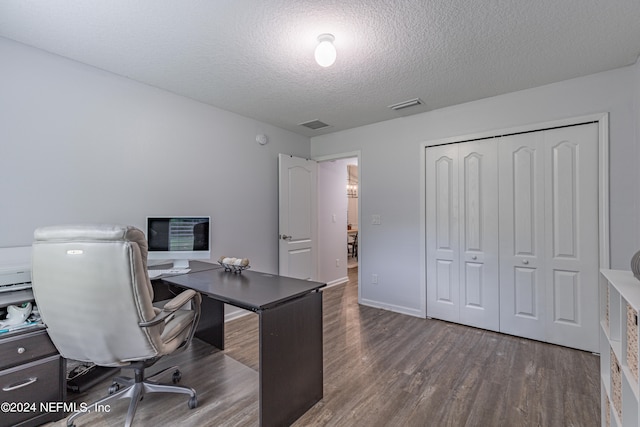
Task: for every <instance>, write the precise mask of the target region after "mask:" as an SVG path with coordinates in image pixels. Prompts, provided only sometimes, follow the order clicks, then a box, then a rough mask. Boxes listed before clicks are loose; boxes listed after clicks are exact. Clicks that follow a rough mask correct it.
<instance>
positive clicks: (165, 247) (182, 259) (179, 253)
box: [147, 216, 211, 268]
mask: <svg viewBox="0 0 640 427" xmlns="http://www.w3.org/2000/svg"><path fill="white" fill-rule="evenodd" d="M210 222H211V218H210V217H206V216H200V217H195V216H188V217H187V216H180V217H148V218H147V241H148V245H149V259H156V260H157V259H162V260H173V263H174V267H175V268H188V265H189V260H192V259H210V258H211V234H210V226H209V225H210Z"/></svg>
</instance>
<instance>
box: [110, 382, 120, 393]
mask: <svg viewBox="0 0 640 427" xmlns="http://www.w3.org/2000/svg"><path fill="white" fill-rule="evenodd" d="M118 390H120V384H118V383H113V384H111V385H110V386H109V395H112V394H113V393H115V392H117V391H118Z"/></svg>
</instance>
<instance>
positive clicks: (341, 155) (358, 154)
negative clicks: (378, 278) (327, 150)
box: [311, 150, 426, 304]
mask: <svg viewBox="0 0 640 427" xmlns="http://www.w3.org/2000/svg"><path fill="white" fill-rule="evenodd" d="M354 157H355V158H357V159H358V303H359V304H361V303H362V294H361V289H362V287H361V286H360V283H362V268H361V267H362V255H361V252H360V248H361V247H362V227H363V225H364V224H363V223H362V179H361V177H362V152H361V151H360V150H356V151H348V152H344V153H336V154H327V155H324V156H316V157H312V158H311V159H312V160H315V161H316V162H318V163H320V162H328V161H331V160H340V159H351V158H354ZM318 252H320V251H318ZM365 253H366V251H365ZM318 256H319V255H318ZM425 284H426V282H425ZM425 303H426V300H425Z"/></svg>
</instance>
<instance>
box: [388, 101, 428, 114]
mask: <svg viewBox="0 0 640 427" xmlns="http://www.w3.org/2000/svg"><path fill="white" fill-rule="evenodd" d="M422 104H424V102H422V100H421V99H420V98H414V99H410V100H408V101H403V102H398V103H397V104H393V105H389V108H391V109H392V110H394V111H400V110H404V109H405V108H409V107H415V106H416V105H422Z"/></svg>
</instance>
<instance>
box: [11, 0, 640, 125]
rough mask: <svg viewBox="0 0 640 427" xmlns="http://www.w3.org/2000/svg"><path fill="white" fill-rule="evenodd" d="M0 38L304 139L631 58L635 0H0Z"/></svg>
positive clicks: (637, 20)
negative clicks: (323, 56) (321, 53)
mask: <svg viewBox="0 0 640 427" xmlns="http://www.w3.org/2000/svg"><path fill="white" fill-rule="evenodd" d="M327 32H328V33H332V34H334V35H335V45H336V49H337V51H338V59H337V61H336V63H335V64H334V65H333V66H332V67H330V68H322V67H320V66H318V65H317V64H316V63H315V62H314V59H313V50H314V48H315V45H316V38H317V36H318V35H319V34H321V33H327ZM0 36H3V37H6V38H9V39H13V40H16V41H18V42H21V43H24V44H27V45H31V46H35V47H37V48H40V49H43V50H46V51H49V52H53V53H56V54H58V55H62V56H65V57H68V58H72V59H74V60H77V61H80V62H84V63H87V64H90V65H93V66H95V67H98V68H101V69H104V70H108V71H111V72H113V73H116V74H120V75H123V76H126V77H129V78H132V79H134V80H137V81H140V82H144V83H147V84H150V85H153V86H157V87H160V88H164V89H167V90H170V91H172V92H176V93H179V94H182V95H185V96H188V97H191V98H194V99H197V100H200V101H202V102H205V103H207V104H211V105H214V106H217V107H220V108H223V109H226V110H229V111H233V112H236V113H239V114H242V115H244V116H247V117H252V118H255V119H258V120H261V121H264V122H267V123H271V124H273V125H276V126H279V127H281V128H284V129H289V130H291V131H294V132H297V133H299V134H303V135H307V136H313V135H320V134H323V133H328V132H335V131H338V130H342V129H348V128H352V127H356V126H361V125H365V124H369V123H374V122H378V121H382V120H388V119H392V118H395V117H398V116H399V113H397V112H394V111H391V110H389V109H388V108H387V106H389V105H391V104H395V103H398V102H401V101H405V100H408V99H411V98H416V97H419V98H421V99H422V100H423V101H424V103H425V105H423V106H419V107H414V108H413V109H409V110H405V112H404V113H403V114H405V115H406V114H412V113H416V112H422V111H427V110H433V109H436V108H442V107H445V106H449V105H455V104H459V103H462V102H466V101H472V100H476V99H480V98H485V97H489V96H494V95H498V94H501V93H506V92H511V91H515V90H519V89H525V88H530V87H535V86H540V85H544V84H547V83H552V82H556V81H561V80H565V79H569V78H573V77H578V76H582V75H587V74H592V73H595V72H599V71H604V70H609V69H613V68H618V67H621V66H625V65H629V64H633V63H635V62H636V60H637V58H638V55H639V54H640V1H638V0H535V1H533V0H484V1H469V0H395V1H388V0H366V1H365V0H358V1H332V0H324V1H315V0H297V1H292V0H291V1H285V0H254V1H250V0H217V1H214V0H211V1H204V0H100V1H98V0H93V1H88V0H46V1H43V0H38V1H34V0H2V1H0ZM316 119H317V120H321V121H323V122H325V123H327V124H329V125H330V126H331V127H329V128H325V129H321V130H315V131H313V130H309V129H307V128H304V127H302V126H299V124H300V123H302V122H307V121H310V120H316Z"/></svg>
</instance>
